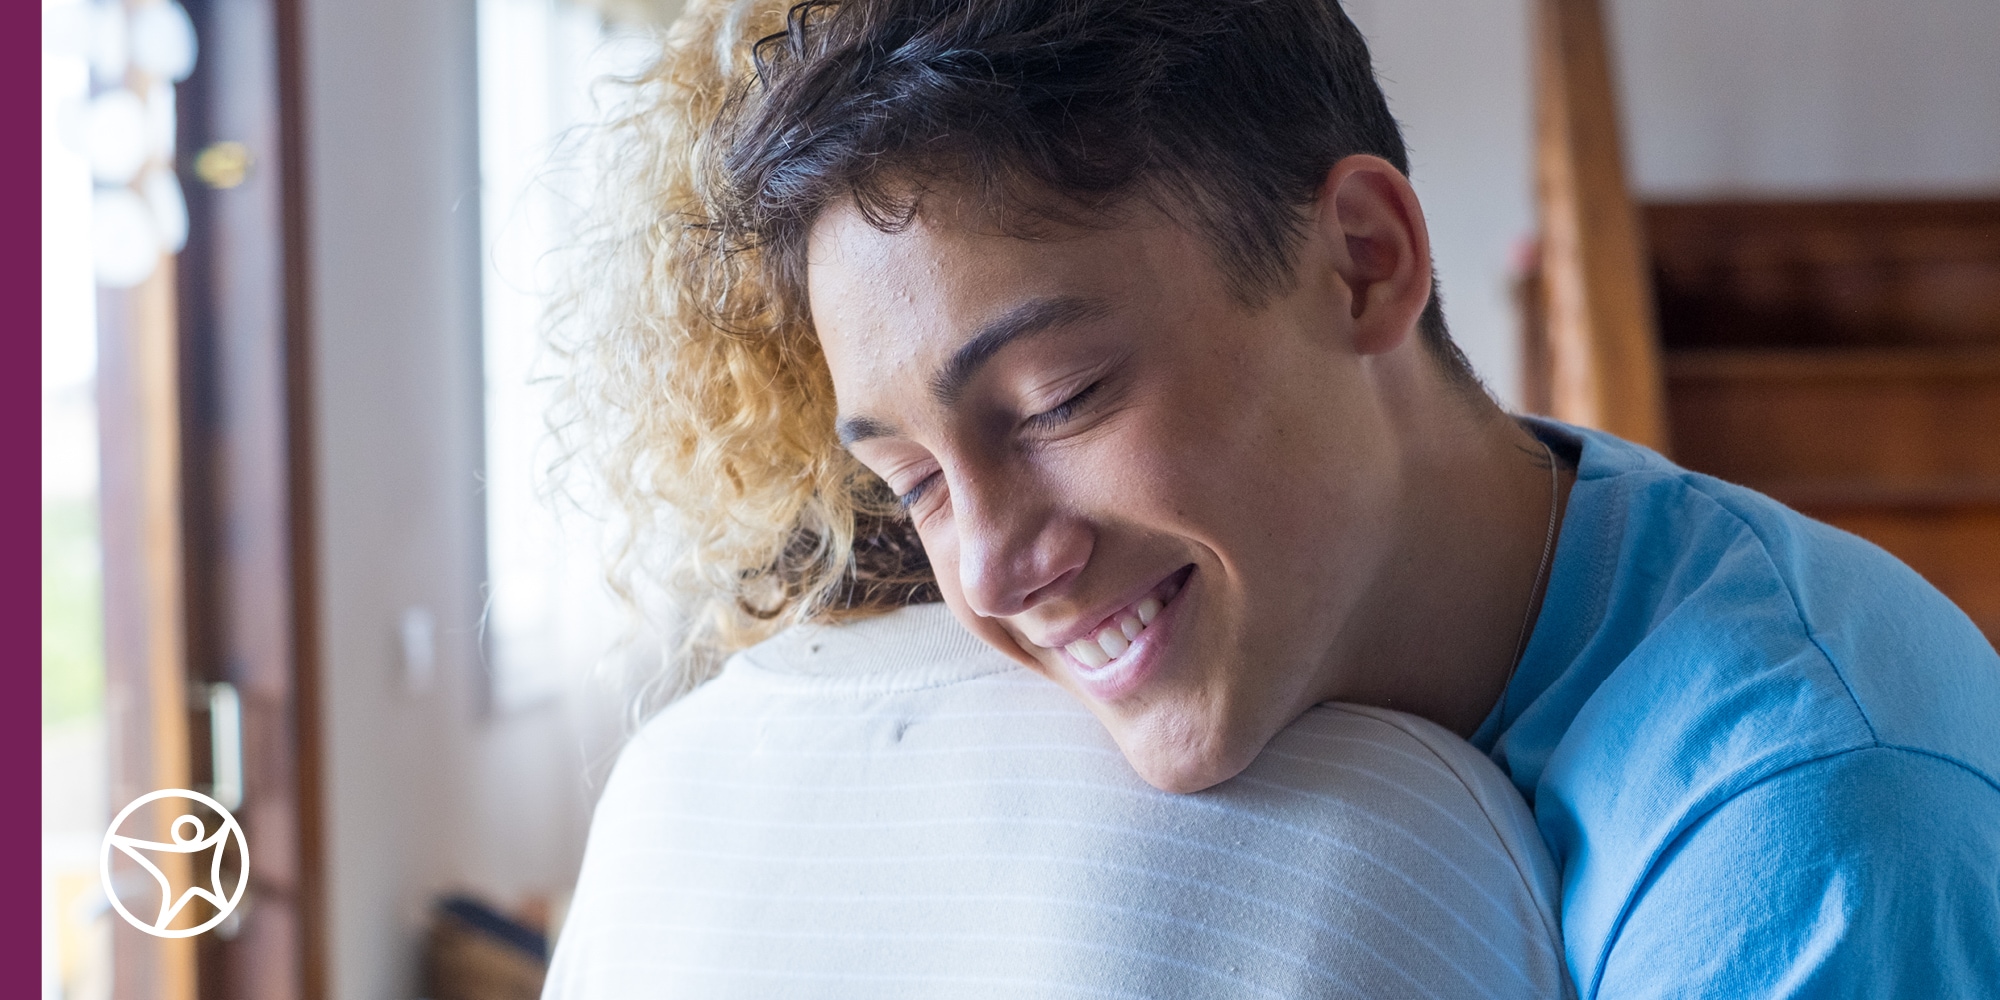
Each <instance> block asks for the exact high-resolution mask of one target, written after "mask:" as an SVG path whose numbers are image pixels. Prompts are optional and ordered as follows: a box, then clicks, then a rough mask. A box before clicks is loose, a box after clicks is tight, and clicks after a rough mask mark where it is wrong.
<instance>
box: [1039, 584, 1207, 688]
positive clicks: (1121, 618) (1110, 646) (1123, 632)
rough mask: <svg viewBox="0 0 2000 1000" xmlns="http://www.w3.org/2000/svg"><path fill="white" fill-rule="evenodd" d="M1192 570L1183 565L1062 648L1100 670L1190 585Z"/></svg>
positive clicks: (1122, 652)
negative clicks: (1091, 631)
mask: <svg viewBox="0 0 2000 1000" xmlns="http://www.w3.org/2000/svg"><path fill="white" fill-rule="evenodd" d="M1193 572H1194V567H1193V566H1183V567H1181V569H1180V570H1179V571H1177V572H1176V573H1174V575H1172V576H1170V577H1167V578H1166V579H1165V580H1162V581H1160V585H1159V586H1157V587H1154V588H1153V589H1152V590H1151V591H1148V592H1147V594H1146V596H1144V597H1142V598H1140V599H1139V600H1137V601H1135V602H1133V604H1132V605H1131V606H1130V607H1127V608H1126V609H1124V610H1123V611H1120V612H1118V613H1117V614H1115V615H1112V616H1111V618H1110V619H1109V620H1107V621H1106V622H1105V624H1104V625H1103V626H1102V627H1100V628H1099V629H1098V630H1097V632H1096V633H1095V634H1093V635H1090V636H1087V637H1085V638H1082V639H1078V640H1077V641H1075V642H1072V643H1070V644H1069V645H1067V646H1064V647H1063V649H1064V650H1065V651H1067V652H1068V653H1069V655H1071V656H1073V657H1075V658H1076V660H1077V662H1078V663H1081V664H1083V665H1084V667H1086V668H1088V669H1090V670H1100V669H1103V668H1104V667H1106V666H1109V665H1111V664H1112V663H1115V662H1117V661H1118V658H1119V657H1121V656H1123V655H1125V651H1126V650H1129V649H1131V648H1132V644H1133V643H1134V642H1137V641H1138V639H1139V637H1140V636H1141V635H1144V634H1145V632H1146V628H1147V626H1149V625H1151V624H1153V619H1155V618H1157V617H1159V614H1160V611H1161V610H1162V609H1163V608H1165V607H1166V606H1167V602H1169V601H1171V600H1173V599H1174V597H1175V596H1176V595H1178V594H1179V593H1180V592H1181V588H1182V587H1184V586H1186V585H1187V580H1188V577H1189V576H1190V575H1191V574H1193Z"/></svg>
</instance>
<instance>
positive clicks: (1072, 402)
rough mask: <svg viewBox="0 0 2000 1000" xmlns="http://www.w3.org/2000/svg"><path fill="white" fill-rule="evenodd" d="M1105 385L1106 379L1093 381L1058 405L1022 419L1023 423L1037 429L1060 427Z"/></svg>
mask: <svg viewBox="0 0 2000 1000" xmlns="http://www.w3.org/2000/svg"><path fill="white" fill-rule="evenodd" d="M1103 387H1104V380H1103V379H1098V380H1097V381H1095V382H1092V383H1090V384H1089V385H1087V386H1084V387H1083V388H1082V389H1081V390H1080V391H1078V392H1077V394H1076V395H1074V396H1071V397H1070V398H1068V399H1065V400H1063V401H1062V402H1061V403H1059V404H1057V405H1056V406H1054V407H1052V408H1050V409H1047V410H1044V411H1042V412H1041V413H1037V414H1035V415H1034V416H1032V417H1029V418H1028V419H1026V420H1024V421H1022V424H1023V425H1025V426H1027V427H1030V428H1033V429H1035V430H1046V429H1048V428H1051V427H1059V426H1061V425H1063V424H1065V423H1067V422H1069V420H1070V419H1071V418H1072V417H1075V416H1076V411H1077V410H1079V409H1081V408H1082V407H1083V404H1084V403H1085V402H1086V401H1088V400H1089V399H1090V397H1091V396H1094V395H1096V394H1097V390H1099V389H1101V388H1103Z"/></svg>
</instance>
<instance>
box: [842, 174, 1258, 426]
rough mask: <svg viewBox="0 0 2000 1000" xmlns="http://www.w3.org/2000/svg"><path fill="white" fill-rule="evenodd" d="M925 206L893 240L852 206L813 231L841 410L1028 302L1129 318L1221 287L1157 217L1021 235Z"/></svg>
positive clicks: (982, 216) (924, 369)
mask: <svg viewBox="0 0 2000 1000" xmlns="http://www.w3.org/2000/svg"><path fill="white" fill-rule="evenodd" d="M922 209H923V210H922V211H920V212H919V213H918V214H917V216H916V217H915V218H913V219H912V220H911V222H910V224H909V225H908V226H907V227H904V228H902V229H900V230H897V231H894V232H884V231H883V230H881V229H879V228H878V227H876V226H875V225H873V224H872V223H870V222H869V221H868V219H867V218H866V217H865V216H864V215H863V214H862V212H861V211H860V210H859V209H858V208H856V207H855V206H854V205H852V204H851V203H849V204H840V205H836V206H832V207H829V208H828V210H827V211H826V212H825V213H823V214H822V215H821V217H820V218H819V220H818V221H817V222H816V223H815V225H814V226H813V230H812V234H811V238H810V242H809V244H808V251H807V268H806V280H807V295H808V299H809V303H810V306H811V309H812V317H813V324H814V327H815V329H816V330H817V332H818V334H819V338H820V341H821V343H822V346H823V347H824V349H825V352H826V356H827V361H828V364H829V366H830V367H831V368H832V370H833V377H834V385H835V388H836V392H837V393H838V394H839V395H840V396H841V405H842V409H848V408H850V404H852V403H855V402H859V400H857V399H854V398H853V397H855V396H856V395H857V394H859V393H861V392H862V391H863V390H864V389H867V388H869V387H870V386H872V385H874V384H877V383H882V382H889V383H893V384H898V385H901V384H908V385H911V386H921V385H922V384H923V378H924V376H927V375H928V374H929V373H931V372H933V371H935V370H936V368H937V367H938V366H939V365H941V364H943V363H944V361H945V359H946V358H947V357H948V356H949V355H950V354H951V352H953V351H955V350H957V349H958V348H959V347H961V346H963V345H964V344H965V343H966V342H967V341H969V340H970V339H972V338H973V337H974V336H975V335H976V333H977V332H978V331H979V330H980V329H981V328H982V327H986V326H988V325H989V324H991V323H992V322H993V321H995V320H996V319H999V318H1000V317H1003V316H1005V315H1007V314H1008V313H1009V312H1011V311H1014V310H1016V309H1018V308H1019V307H1021V306H1022V305H1023V304H1025V303H1030V302H1033V301H1035V300H1038V299H1080V300H1091V301H1096V302H1101V303H1104V304H1105V305H1106V306H1107V307H1108V309H1109V310H1111V311H1113V312H1119V313H1125V314H1132V313H1145V312H1149V311H1154V310H1158V309H1162V308H1167V307H1168V306H1169V303H1168V301H1167V300H1169V299H1171V298H1174V297H1177V296H1186V295H1189V294H1192V293H1194V292H1195V290H1196V286H1208V285H1213V286H1215V287H1216V288H1217V289H1220V288H1221V279H1220V275H1219V274H1217V273H1215V269H1214V267H1213V265H1212V263H1211V262H1210V261H1209V258H1208V255H1207V254H1206V253H1205V252H1204V250H1203V247H1202V245H1201V244H1200V243H1199V241H1198V240H1196V239H1195V238H1194V237H1193V236H1192V235H1191V234H1189V233H1187V232H1186V231H1185V230H1184V229H1183V228H1182V227H1180V226H1178V225H1175V224H1173V223H1172V222H1170V221H1168V220H1166V219H1165V217H1164V216H1162V215H1160V214H1159V213H1158V212H1156V211H1149V210H1144V209H1135V210H1132V211H1129V212H1126V213H1123V214H1122V215H1121V217H1120V218H1118V219H1116V220H1114V221H1113V222H1112V223H1111V224H1106V225H1101V226H1076V225H1064V224H1058V223H1049V224H1047V225H1043V226H1038V227H1036V229H1035V230H1034V231H1032V232H1030V233H1027V234H1021V233H1019V232H1018V230H1016V229H1013V228H1012V227H1007V226H1004V225H1002V224H1001V223H1000V222H998V221H996V220H995V219H994V218H993V217H992V216H991V215H990V214H988V213H985V212H982V211H980V210H978V209H977V208H973V207H968V206H967V205H966V203H965V201H964V200H961V199H947V198H942V197H930V198H926V200H925V203H924V205H923V206H922ZM912 379H914V381H909V380H912Z"/></svg>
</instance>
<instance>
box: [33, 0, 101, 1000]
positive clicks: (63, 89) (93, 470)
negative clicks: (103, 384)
mask: <svg viewBox="0 0 2000 1000" xmlns="http://www.w3.org/2000/svg"><path fill="white" fill-rule="evenodd" d="M84 9H85V5H84V4H81V3H74V2H72V3H53V4H47V5H45V6H44V18H45V20H44V23H45V25H47V28H46V29H45V35H46V36H47V37H48V41H47V42H45V51H44V52H43V55H42V996H43V997H44V998H55V997H62V998H69V1000H80V998H97V997H108V996H109V995H110V985H111V919H112V918H111V915H110V907H109V906H108V905H107V903H106V901H105V898H104V892H103V890H102V889H101V888H100V887H99V882H98V874H97V854H98V847H99V842H100V840H101V838H102V837H103V836H104V827H105V824H106V823H108V822H109V821H110V810H109V803H108V801H107V796H108V794H109V789H108V786H109V775H110V770H109V761H108V759H107V757H106V746H105V739H104V632H103V629H104V622H103V602H102V586H101V580H100V576H101V572H102V557H101V554H100V552H99V548H98V522H97V404H96V397H95V394H94V381H95V378H94V376H95V373H96V368H97V328H96V287H95V282H94V279H93V276H92V269H93V264H92V255H91V222H92V218H91V215H92V213H91V192H92V183H91V170H90V162H89V160H88V159H87V158H86V156H85V153H84V147H85V141H86V140H85V128H84V119H85V118H86V114H85V112H84V108H85V107H86V102H87V101H88V100H89V97H90V66H89V63H88V62H87V60H86V58H85V55H84V54H83V51H82V47H81V46H80V45H74V44H65V43H73V42H74V41H75V39H67V38H64V37H63V35H64V29H65V27H66V26H76V25H78V24H79V22H80V20H81V19H80V18H79V17H78V16H76V15H78V14H80V13H81V11H83V10H84Z"/></svg>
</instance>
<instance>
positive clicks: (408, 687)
mask: <svg viewBox="0 0 2000 1000" xmlns="http://www.w3.org/2000/svg"><path fill="white" fill-rule="evenodd" d="M398 632H399V634H400V636H401V638H402V647H403V690H404V691H405V692H407V693H408V694H411V695H420V694H423V693H424V692H426V691H429V690H430V689H431V682H432V681H433V680H435V679H436V677H437V618H436V616H434V615H432V614H431V609H429V608H426V607H421V606H414V607H408V608H404V609H403V620H402V624H401V627H400V628H399V629H398Z"/></svg>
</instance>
